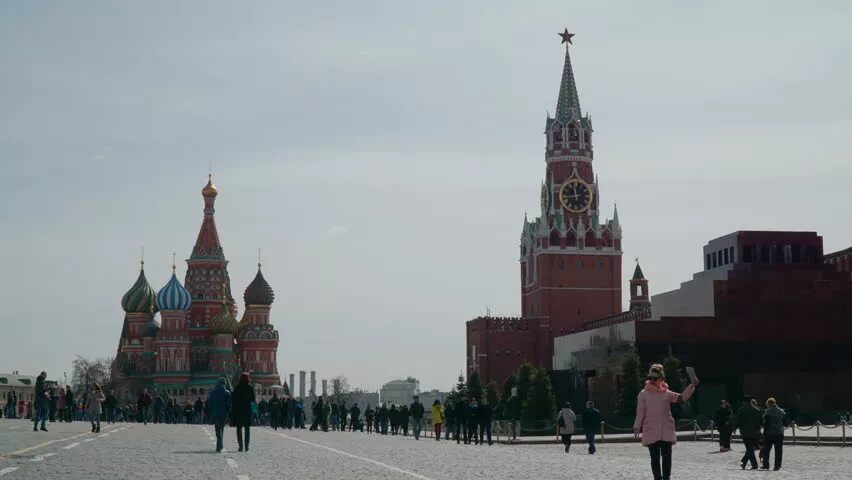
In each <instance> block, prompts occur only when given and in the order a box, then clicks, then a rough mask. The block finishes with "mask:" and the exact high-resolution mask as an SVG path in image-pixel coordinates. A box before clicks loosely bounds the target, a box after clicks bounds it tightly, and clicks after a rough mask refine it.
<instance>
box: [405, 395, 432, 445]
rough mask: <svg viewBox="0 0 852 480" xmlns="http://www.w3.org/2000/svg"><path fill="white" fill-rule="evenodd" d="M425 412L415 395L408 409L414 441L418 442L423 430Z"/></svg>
mask: <svg viewBox="0 0 852 480" xmlns="http://www.w3.org/2000/svg"><path fill="white" fill-rule="evenodd" d="M425 410H426V409H425V408H423V404H422V403H420V397H419V396H418V395H415V396H414V401H413V402H412V403H411V408H409V409H408V411H409V412H411V419H412V420H413V423H414V424H413V425H412V427H413V433H414V439H415V440H420V431H421V430H423V414H424V413H425ZM433 425H434V424H433Z"/></svg>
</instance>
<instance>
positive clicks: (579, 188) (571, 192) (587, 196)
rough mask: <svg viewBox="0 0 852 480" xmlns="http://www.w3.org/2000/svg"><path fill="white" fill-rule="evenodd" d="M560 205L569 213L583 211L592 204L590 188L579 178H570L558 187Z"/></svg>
mask: <svg viewBox="0 0 852 480" xmlns="http://www.w3.org/2000/svg"><path fill="white" fill-rule="evenodd" d="M559 201H560V202H561V203H562V207H564V208H565V210H567V211H569V212H571V213H583V212H585V211H586V210H588V209H589V207H590V206H591V205H592V189H591V188H590V187H589V184H588V183H586V182H584V181H582V180H580V179H579V178H570V179H568V180H566V181H565V183H563V184H562V188H560V189H559Z"/></svg>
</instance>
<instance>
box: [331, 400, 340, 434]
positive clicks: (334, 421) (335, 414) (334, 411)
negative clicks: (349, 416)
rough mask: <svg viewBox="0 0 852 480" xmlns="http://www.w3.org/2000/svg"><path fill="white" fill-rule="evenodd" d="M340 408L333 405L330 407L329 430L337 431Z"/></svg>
mask: <svg viewBox="0 0 852 480" xmlns="http://www.w3.org/2000/svg"><path fill="white" fill-rule="evenodd" d="M339 409H340V407H339V406H338V405H337V404H336V403H334V404H332V405H331V430H332V431H334V430H337V428H338V427H339V426H340V410H339Z"/></svg>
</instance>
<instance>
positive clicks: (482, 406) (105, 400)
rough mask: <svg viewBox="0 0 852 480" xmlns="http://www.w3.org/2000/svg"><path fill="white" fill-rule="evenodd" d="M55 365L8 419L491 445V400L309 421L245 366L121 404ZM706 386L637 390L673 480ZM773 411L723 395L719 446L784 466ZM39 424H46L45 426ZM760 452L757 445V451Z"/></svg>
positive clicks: (589, 408)
mask: <svg viewBox="0 0 852 480" xmlns="http://www.w3.org/2000/svg"><path fill="white" fill-rule="evenodd" d="M46 376H47V373H46V372H41V374H39V376H38V377H37V379H36V385H35V395H34V400H33V401H32V402H24V401H23V400H19V399H18V398H17V395H16V394H15V392H10V394H9V395H8V396H7V400H6V405H5V407H4V408H3V409H2V414H3V415H4V416H6V417H7V418H26V419H30V420H32V421H33V431H36V432H38V431H47V428H46V422H47V421H50V422H55V421H59V422H71V421H75V420H77V421H80V420H87V421H89V422H91V425H92V432H100V423H101V419H102V418H103V420H104V421H105V422H109V423H114V422H116V421H132V422H140V423H144V424H147V423H148V421H149V420H150V421H151V422H152V423H169V424H176V423H186V424H212V425H214V426H215V430H216V449H217V451H221V450H222V449H223V435H224V427H225V425H226V424H230V425H232V426H235V427H236V429H237V441H238V442H237V443H238V446H239V450H240V451H243V450H248V449H249V442H250V438H251V433H250V431H251V427H252V426H269V427H271V428H273V429H275V430H277V429H278V428H285V429H293V428H296V429H305V428H309V429H310V430H311V431H323V432H328V431H341V432H342V431H349V432H365V433H367V434H373V433H375V434H379V435H402V436H408V434H409V429H411V433H412V435H413V436H414V438H415V439H416V440H419V439H420V436H421V433H422V432H423V429H424V421H428V422H430V423H431V426H432V431H433V432H434V439H435V440H436V441H440V440H441V437H442V434H443V437H444V439H445V440H450V438H452V439H453V440H455V441H456V443H462V442H464V443H465V444H477V445H483V444H485V443H486V442H487V443H488V444H489V445H491V444H492V443H493V442H492V438H491V424H492V416H493V412H492V407H491V405H490V404H489V402H488V401H487V399H484V398H483V399H481V400H477V399H475V398H466V397H462V396H459V397H456V398H455V399H447V400H445V401H444V402H443V403H442V402H441V401H440V400H435V401H434V403H433V404H432V405H431V408H430V411H429V414H430V415H428V416H427V415H426V413H427V411H426V407H425V406H424V405H423V404H422V403H420V400H419V398H418V397H417V396H415V397H414V401H413V402H412V403H411V405H393V404H391V405H388V404H381V405H378V406H377V407H376V408H374V407H373V406H372V405H369V404H368V405H367V406H366V408H365V410H364V411H363V412H362V411H361V408H360V407H359V406H358V405H357V404H352V405H347V403H346V401H338V402H334V401H332V400H331V399H328V398H323V397H319V398H317V399H316V400H315V401H313V402H312V403H311V406H310V412H311V419H312V421H311V424H310V427H308V426H307V423H306V419H307V415H306V411H305V407H304V404H303V402H302V400H301V399H297V398H295V397H292V396H284V397H279V396H278V394H277V392H276V393H273V395H272V397H271V398H270V399H269V400H268V401H267V400H265V399H262V400H260V402H258V401H256V398H255V390H254V388H253V387H252V385H251V378H250V377H249V375H248V374H247V373H243V374H242V375H241V376H240V377H239V381H238V383H237V385H236V386H235V387H234V388H233V391H231V390H230V389H229V388H227V386H226V381H225V380H224V379H221V380H219V382H218V384H217V385H216V387H215V388H214V389H213V390H211V391H210V393H209V396H208V398H207V399H202V398H200V397H198V398H197V399H196V400H195V401H190V400H187V401H184V402H178V401H177V400H176V399H165V398H163V397H162V396H153V395H151V393H150V392H149V391H148V390H147V389H143V390H142V391H141V392H140V393H139V395H138V397H137V399H136V402H135V404H134V403H125V404H124V405H119V401H118V399H117V397H116V395H115V394H114V393H113V392H112V391H106V392H104V391H103V390H102V388H101V386H100V385H97V384H94V385H91V386H90V388H89V389H88V390H87V391H85V392H83V394H82V395H81V396H82V398H79V399H78V398H76V397H75V394H74V392H73V391H72V390H71V388H70V387H65V388H59V387H54V388H48V387H47V386H46V382H45V379H46ZM697 386H698V379H697V378H693V379H692V383H691V384H690V385H689V386H687V388H686V389H685V390H684V391H683V393H678V392H673V391H671V390H669V388H668V384H667V383H666V381H665V373H664V369H663V367H662V366H661V365H659V364H655V365H652V366H651V368H650V370H649V372H648V376H647V380H646V381H645V385H644V388H643V389H642V391H641V392H640V393H639V396H638V398H637V409H636V420H635V422H634V425H633V430H634V433H635V434H636V435H637V436H639V435H641V436H642V444H643V445H644V446H645V447H647V448H648V451H649V455H650V457H651V471H652V474H653V476H654V479H655V480H668V479H669V478H670V475H671V463H672V446H673V445H674V444H675V443H677V436H676V434H675V420H674V417H673V416H672V413H671V408H672V405H673V404H678V403H682V402H685V401H686V400H688V399H689V398H690V397H691V396H692V394H693V393H694V392H695V389H696V387H697ZM765 405H766V409H765V410H761V409H760V408H759V406H758V402H757V400H756V399H754V398H752V397H750V396H746V397H745V399H744V401H743V404H742V406H741V407H740V408H739V409H738V410H737V411H736V413H734V411H733V410H732V408H731V406H730V404H729V403H728V402H727V401H725V400H722V402H721V404H720V406H719V409H718V410H716V412H715V413H714V418H713V420H714V425H715V427H716V428H717V429H718V431H719V447H720V448H719V449H720V452H728V451H731V437H732V435H733V433H734V432H735V431H736V430H739V431H740V436H741V438H742V440H743V443H744V446H745V454H744V455H743V457H742V459H741V463H740V466H741V467H742V468H743V469H745V468H746V466H748V465H750V466H751V468H752V469H758V468H759V467H758V457H759V458H760V463H761V467H762V468H763V469H769V457H770V454H771V451H772V449H773V448H774V449H775V458H774V465H773V467H774V469H775V470H778V469H780V468H781V464H782V458H783V445H784V429H785V428H786V427H787V426H788V425H789V421H788V418H787V415H786V413H785V412H784V410H783V409H781V408H780V407H779V406H778V405H777V402H776V400H775V399H774V398H769V399H767V400H766V402H765ZM577 418H578V417H577V415H576V414H575V413H574V411H573V410H572V409H571V404H570V403H566V404H565V406H564V407H563V408H562V409H561V410H560V411H559V412H558V413H557V416H556V422H557V429H558V433H559V435H560V437H561V439H562V442H563V444H564V446H565V452H569V451H570V448H571V437H572V435H573V434H574V433H575V431H576V427H575V423H576V421H577ZM580 418H581V421H582V426H583V430H584V432H585V435H586V441H587V444H588V452H589V454H594V453H595V451H596V447H595V434H596V433H597V431H598V426H599V425H600V421H601V414H600V411H598V410H597V409H596V408H595V405H594V403H593V402H591V401H590V402H587V404H586V408H585V410H584V411H583V412H582V415H581V417H580ZM39 424H40V425H39ZM755 452H758V454H757V455H756V454H755Z"/></svg>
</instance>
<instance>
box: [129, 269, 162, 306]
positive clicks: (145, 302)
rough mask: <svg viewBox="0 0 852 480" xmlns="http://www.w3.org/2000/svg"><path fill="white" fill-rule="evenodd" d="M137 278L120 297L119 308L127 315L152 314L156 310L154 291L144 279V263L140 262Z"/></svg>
mask: <svg viewBox="0 0 852 480" xmlns="http://www.w3.org/2000/svg"><path fill="white" fill-rule="evenodd" d="M141 264H142V268H140V269H139V278H137V279H136V283H134V284H133V286H132V287H130V290H128V291H127V293H125V294H124V296H123V297H121V308H122V309H123V310H124V311H125V312H127V313H153V312H155V311H156V310H157V305H156V301H155V300H156V299H155V296H156V295H155V293H154V289H153V288H151V285H149V284H148V279H147V278H145V262H141Z"/></svg>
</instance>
